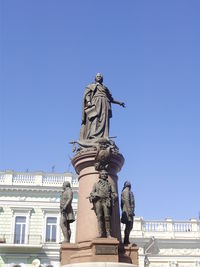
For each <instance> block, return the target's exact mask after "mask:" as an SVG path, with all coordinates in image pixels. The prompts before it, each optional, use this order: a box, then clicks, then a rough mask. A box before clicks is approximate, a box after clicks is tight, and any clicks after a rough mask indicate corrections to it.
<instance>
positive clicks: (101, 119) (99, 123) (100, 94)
mask: <svg viewBox="0 0 200 267" xmlns="http://www.w3.org/2000/svg"><path fill="white" fill-rule="evenodd" d="M112 100H113V98H112V95H111V93H110V91H109V90H108V88H107V87H106V86H104V85H102V84H99V83H94V84H89V85H88V86H87V87H86V90H85V93H84V96H83V110H82V126H81V133H80V140H85V139H94V138H101V137H106V138H108V137H109V119H110V118H111V117H112V110H111V102H112ZM88 102H90V103H91V105H92V106H93V107H94V109H95V114H96V115H95V116H93V117H92V118H89V116H88V115H87V113H86V111H85V110H86V109H87V107H88Z"/></svg>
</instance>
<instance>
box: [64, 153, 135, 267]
mask: <svg viewBox="0 0 200 267" xmlns="http://www.w3.org/2000/svg"><path fill="white" fill-rule="evenodd" d="M96 153H97V152H96V150H88V151H85V150H84V151H81V152H78V153H77V154H76V155H75V156H74V158H73V160H72V164H73V166H74V168H75V170H76V172H77V173H78V175H79V192H78V212H77V225H76V243H75V244H71V243H63V244H62V245H61V251H60V254H61V266H66V267H67V266H69V267H70V266H71V267H76V266H77V267H78V266H80V267H81V266H82V267H85V266H89V263H91V262H92V264H91V266H99V267H101V266H102V267H103V266H107V267H112V266H116V267H125V266H137V265H138V253H137V251H138V248H137V247H131V246H130V247H124V245H123V244H122V243H121V228H120V212H119V203H118V202H116V203H115V206H114V207H113V210H112V217H111V236H112V238H98V235H99V233H98V221H97V217H96V214H95V212H94V210H93V205H92V204H91V203H90V202H89V199H88V197H89V196H90V193H91V191H92V188H93V185H94V184H95V183H96V182H97V181H98V179H99V172H98V171H96V170H95V167H94V165H95V156H96ZM123 163H124V158H123V156H122V155H121V154H120V153H117V152H116V153H111V157H110V160H109V168H108V180H109V182H110V183H111V184H113V185H114V186H115V188H116V192H117V193H118V185H117V182H118V177H117V173H118V172H119V171H120V169H121V167H122V165H123ZM122 262H123V263H122ZM105 263H106V265H105ZM113 264H114V265H113ZM134 264H135V265H134Z"/></svg>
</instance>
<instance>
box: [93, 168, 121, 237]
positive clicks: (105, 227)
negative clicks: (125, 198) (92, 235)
mask: <svg viewBox="0 0 200 267" xmlns="http://www.w3.org/2000/svg"><path fill="white" fill-rule="evenodd" d="M117 198H118V195H117V193H116V190H115V188H114V186H112V185H111V184H110V183H109V181H108V173H107V171H105V170H102V171H100V174H99V181H98V182H97V183H95V184H94V186H93V190H92V192H91V193H90V197H89V200H90V202H92V203H93V208H94V211H95V213H96V216H97V220H98V230H99V237H111V229H110V216H111V214H112V207H113V206H114V204H115V202H116V200H117Z"/></svg>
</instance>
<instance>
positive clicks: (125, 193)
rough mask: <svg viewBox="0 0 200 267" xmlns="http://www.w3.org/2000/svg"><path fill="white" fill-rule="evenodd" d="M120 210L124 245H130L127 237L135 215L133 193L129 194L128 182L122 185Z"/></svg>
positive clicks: (129, 186)
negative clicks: (123, 226)
mask: <svg viewBox="0 0 200 267" xmlns="http://www.w3.org/2000/svg"><path fill="white" fill-rule="evenodd" d="M121 209H122V217H121V222H122V223H123V224H125V225H126V227H125V231H124V244H130V242H129V235H130V232H131V230H132V228H133V218H134V215H135V214H134V211H135V199H134V195H133V192H131V184H130V182H128V181H126V182H125V183H124V188H123V190H122V193H121Z"/></svg>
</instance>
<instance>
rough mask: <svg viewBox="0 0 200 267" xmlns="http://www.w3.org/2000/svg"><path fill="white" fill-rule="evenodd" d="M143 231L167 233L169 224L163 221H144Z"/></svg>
mask: <svg viewBox="0 0 200 267" xmlns="http://www.w3.org/2000/svg"><path fill="white" fill-rule="evenodd" d="M142 229H143V231H145V232H166V231H167V223H166V222H162V221H160V222H159V221H143V225H142Z"/></svg>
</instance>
